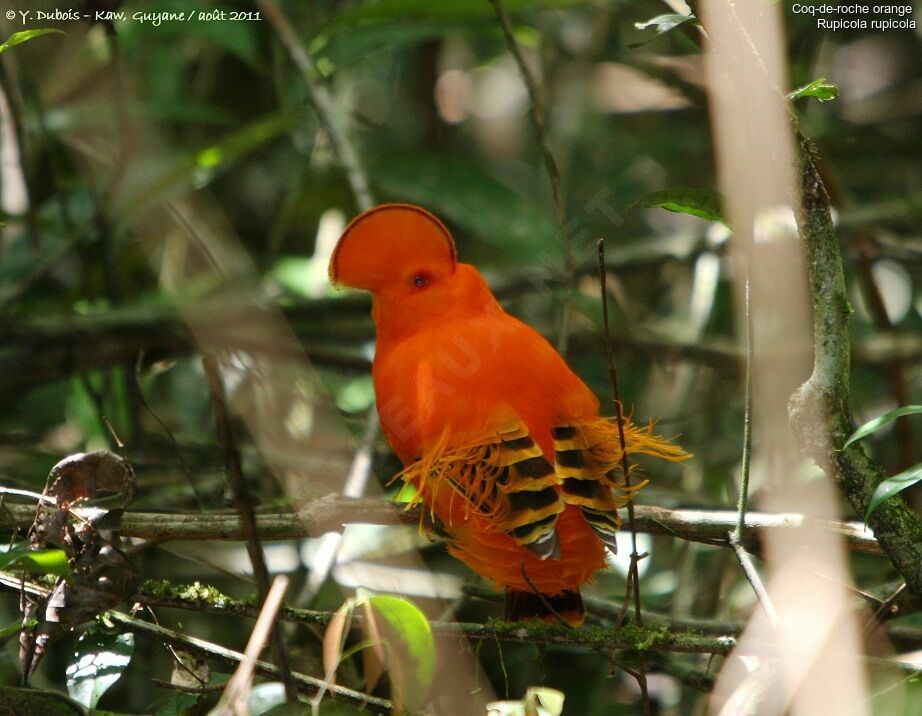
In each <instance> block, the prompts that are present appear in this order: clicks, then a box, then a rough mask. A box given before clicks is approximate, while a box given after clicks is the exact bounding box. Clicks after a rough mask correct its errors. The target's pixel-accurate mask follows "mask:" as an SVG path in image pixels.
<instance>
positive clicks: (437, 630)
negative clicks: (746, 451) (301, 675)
mask: <svg viewBox="0 0 922 716" xmlns="http://www.w3.org/2000/svg"><path fill="white" fill-rule="evenodd" d="M135 599H136V600H137V602H138V603H140V604H144V605H145V606H150V607H170V608H174V609H186V610H192V611H200V612H208V613H212V614H224V615H228V616H243V617H250V618H253V619H255V618H256V617H257V616H258V614H259V607H258V606H255V605H252V604H247V603H246V602H242V601H239V600H236V599H231V598H230V597H228V596H225V595H224V594H221V593H220V592H219V591H218V590H216V589H215V588H213V587H206V586H202V585H200V584H194V585H190V586H177V585H172V584H170V583H169V582H145V583H144V584H143V585H142V586H141V588H140V589H139V590H138V593H137V595H136V596H135ZM278 616H279V619H282V620H284V621H288V622H294V623H297V624H305V625H309V626H325V625H326V624H328V623H329V621H330V619H331V618H332V617H333V612H323V611H315V610H312V609H294V608H292V607H283V608H282V609H280V610H279V613H278ZM356 619H358V617H356ZM358 624H359V621H356V625H358ZM430 627H431V628H432V632H433V634H435V635H436V636H444V637H455V638H465V639H475V640H489V641H496V640H499V641H511V642H519V643H523V644H545V645H553V644H556V645H567V646H579V647H584V648H591V649H607V650H611V649H624V650H629V651H671V652H682V653H704V654H726V653H728V652H729V651H730V650H731V649H732V648H733V647H734V646H735V645H736V638H735V637H734V636H724V635H704V634H701V633H699V632H697V631H694V630H671V629H670V628H669V627H668V626H666V625H665V624H655V625H648V626H637V625H636V624H625V625H624V626H622V627H621V628H620V629H618V630H616V631H613V630H612V629H611V627H608V626H606V627H596V626H583V627H581V628H580V629H570V628H565V627H561V626H559V625H556V624H543V623H534V622H529V623H521V622H516V623H505V622H490V623H487V624H467V623H460V622H430Z"/></svg>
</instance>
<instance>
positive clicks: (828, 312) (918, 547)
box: [789, 136, 922, 597]
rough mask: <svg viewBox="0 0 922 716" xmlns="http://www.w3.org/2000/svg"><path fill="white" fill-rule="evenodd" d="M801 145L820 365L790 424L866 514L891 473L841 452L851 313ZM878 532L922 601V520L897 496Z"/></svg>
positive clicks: (821, 194)
mask: <svg viewBox="0 0 922 716" xmlns="http://www.w3.org/2000/svg"><path fill="white" fill-rule="evenodd" d="M800 146H801V166H800V179H801V189H802V193H803V197H802V206H801V211H800V215H799V216H798V224H799V228H800V233H801V239H802V241H803V244H804V249H805V251H806V255H807V266H808V272H809V279H810V292H811V296H812V302H813V343H814V363H813V374H812V375H811V376H810V379H809V380H808V381H807V382H806V383H804V384H803V385H802V386H801V387H800V388H799V389H798V390H797V392H796V393H795V394H794V395H793V396H792V397H791V401H790V405H789V410H790V418H791V422H792V425H793V427H794V430H795V432H796V433H797V436H798V438H799V440H800V444H801V447H802V449H803V450H804V452H806V453H807V454H809V455H811V456H812V457H813V459H814V460H816V462H817V464H818V465H819V466H820V467H821V468H822V469H823V471H824V472H825V473H826V474H827V475H828V476H829V477H830V478H831V479H832V480H833V481H834V482H835V483H836V484H837V485H838V486H839V488H840V489H841V490H842V492H843V493H844V494H845V496H846V498H848V501H849V502H850V503H851V505H852V507H853V508H854V509H855V510H856V512H858V514H860V515H863V514H864V513H865V510H866V509H867V506H868V503H869V502H870V499H871V495H872V494H873V493H874V490H875V489H876V487H877V485H878V484H880V482H881V481H882V480H884V479H885V477H886V475H885V474H884V473H883V471H882V470H881V469H880V467H879V466H878V465H876V464H875V463H874V462H873V461H872V460H871V459H870V458H869V457H868V455H867V453H866V452H865V450H864V448H863V447H862V446H861V445H860V444H857V443H856V444H854V445H852V446H850V447H848V448H847V449H845V450H839V448H840V447H841V446H842V445H844V444H845V441H846V439H847V438H848V436H849V434H851V432H852V430H853V427H852V420H851V416H850V414H849V411H848V391H849V370H850V352H849V348H850V344H849V335H848V317H849V314H850V312H851V309H850V307H849V304H848V299H847V296H846V292H845V277H844V273H843V270H842V256H841V253H840V251H839V241H838V237H837V235H836V230H835V226H834V225H833V222H832V216H831V213H830V204H829V196H828V195H827V193H826V189H825V187H824V185H823V181H822V179H821V177H820V174H819V172H818V171H817V168H816V164H815V150H814V148H813V147H812V145H811V144H810V143H809V141H808V140H807V139H806V138H804V137H803V136H801V137H800ZM870 526H871V527H872V528H873V530H874V534H875V536H876V537H877V540H878V542H879V543H880V545H881V547H882V548H883V550H884V552H886V554H887V556H888V557H889V558H890V560H891V562H892V563H893V566H894V567H895V568H896V570H897V571H898V572H899V573H900V574H901V575H902V577H903V578H904V579H905V580H906V584H907V586H908V587H909V590H910V592H911V593H912V594H913V595H915V596H916V597H922V522H920V521H919V519H918V517H917V516H916V515H915V513H914V512H913V511H912V510H911V509H910V508H909V507H908V506H907V505H906V503H905V502H903V500H902V499H900V498H899V497H896V498H891V499H890V500H887V501H886V502H885V503H884V504H883V505H881V506H880V507H879V508H878V509H877V511H876V512H874V514H873V515H872V516H871V519H870Z"/></svg>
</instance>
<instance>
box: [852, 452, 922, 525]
mask: <svg viewBox="0 0 922 716" xmlns="http://www.w3.org/2000/svg"><path fill="white" fill-rule="evenodd" d="M920 481H922V462H920V463H919V464H918V465H913V466H912V467H910V468H909V469H908V470H904V471H903V472H901V473H900V474H898V475H894V476H893V477H888V478H887V479H886V480H884V481H883V482H881V483H880V484H879V485H878V486H877V489H876V490H874V494H873V495H872V496H871V502H870V503H869V504H868V510H867V512H865V513H864V521H865V522H867V521H868V520H869V519H870V518H871V515H872V514H874V511H875V510H876V509H877V508H878V507H880V506H881V505H882V504H883V503H884V502H886V501H887V500H889V499H890V498H891V497H893V496H894V495H896V494H898V493H899V492H902V491H903V490H905V489H906V488H907V487H912V486H913V485H915V484H916V483H917V482H920Z"/></svg>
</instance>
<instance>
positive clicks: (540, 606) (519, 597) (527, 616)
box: [503, 588, 586, 627]
mask: <svg viewBox="0 0 922 716" xmlns="http://www.w3.org/2000/svg"><path fill="white" fill-rule="evenodd" d="M558 617H560V619H562V620H563V621H564V622H566V623H567V624H569V625H570V626H573V627H577V626H579V625H580V624H582V623H583V621H584V620H585V619H586V607H584V606H583V598H582V597H581V596H580V594H579V590H578V589H567V590H564V591H562V592H559V593H557V594H542V595H541V596H540V597H539V596H538V595H537V594H535V593H534V592H530V591H529V592H524V591H521V590H518V589H508V588H507V589H506V610H505V613H504V614H503V619H505V620H506V621H507V622H517V621H522V620H541V621H545V622H549V623H552V624H556V623H557V618H558Z"/></svg>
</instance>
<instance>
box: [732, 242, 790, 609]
mask: <svg viewBox="0 0 922 716" xmlns="http://www.w3.org/2000/svg"><path fill="white" fill-rule="evenodd" d="M746 260H747V264H748V261H749V257H748V256H747V259H746ZM743 300H744V302H745V313H746V396H745V402H746V405H745V408H744V411H745V412H744V413H743V457H742V466H741V467H740V494H739V499H738V501H737V508H736V515H737V516H736V526H735V527H734V528H733V531H731V532H730V546H731V547H732V548H733V554H734V555H736V559H737V561H738V562H739V563H740V567H741V568H742V569H743V574H744V575H746V579H747V580H749V584H751V585H752V590H753V591H754V592H755V594H756V598H757V599H758V600H759V604H761V605H762V609H764V610H765V614H766V615H767V616H768V620H769V622H770V623H771V625H772V627H774V626H775V625H776V624H777V623H778V612H776V611H775V606H774V604H772V600H771V597H769V595H768V590H767V589H765V585H764V584H763V583H762V579H761V577H759V572H758V571H757V570H756V568H755V565H754V564H753V562H752V559H751V558H750V556H749V553H748V552H747V551H746V549H745V548H744V547H743V542H742V539H743V529H744V528H745V526H746V507H747V503H748V501H749V468H750V462H751V455H752V376H753V370H752V368H753V365H752V362H753V355H754V346H753V344H754V340H753V331H752V304H751V303H750V301H749V278H748V271H747V278H746V285H745V288H744V298H743Z"/></svg>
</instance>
